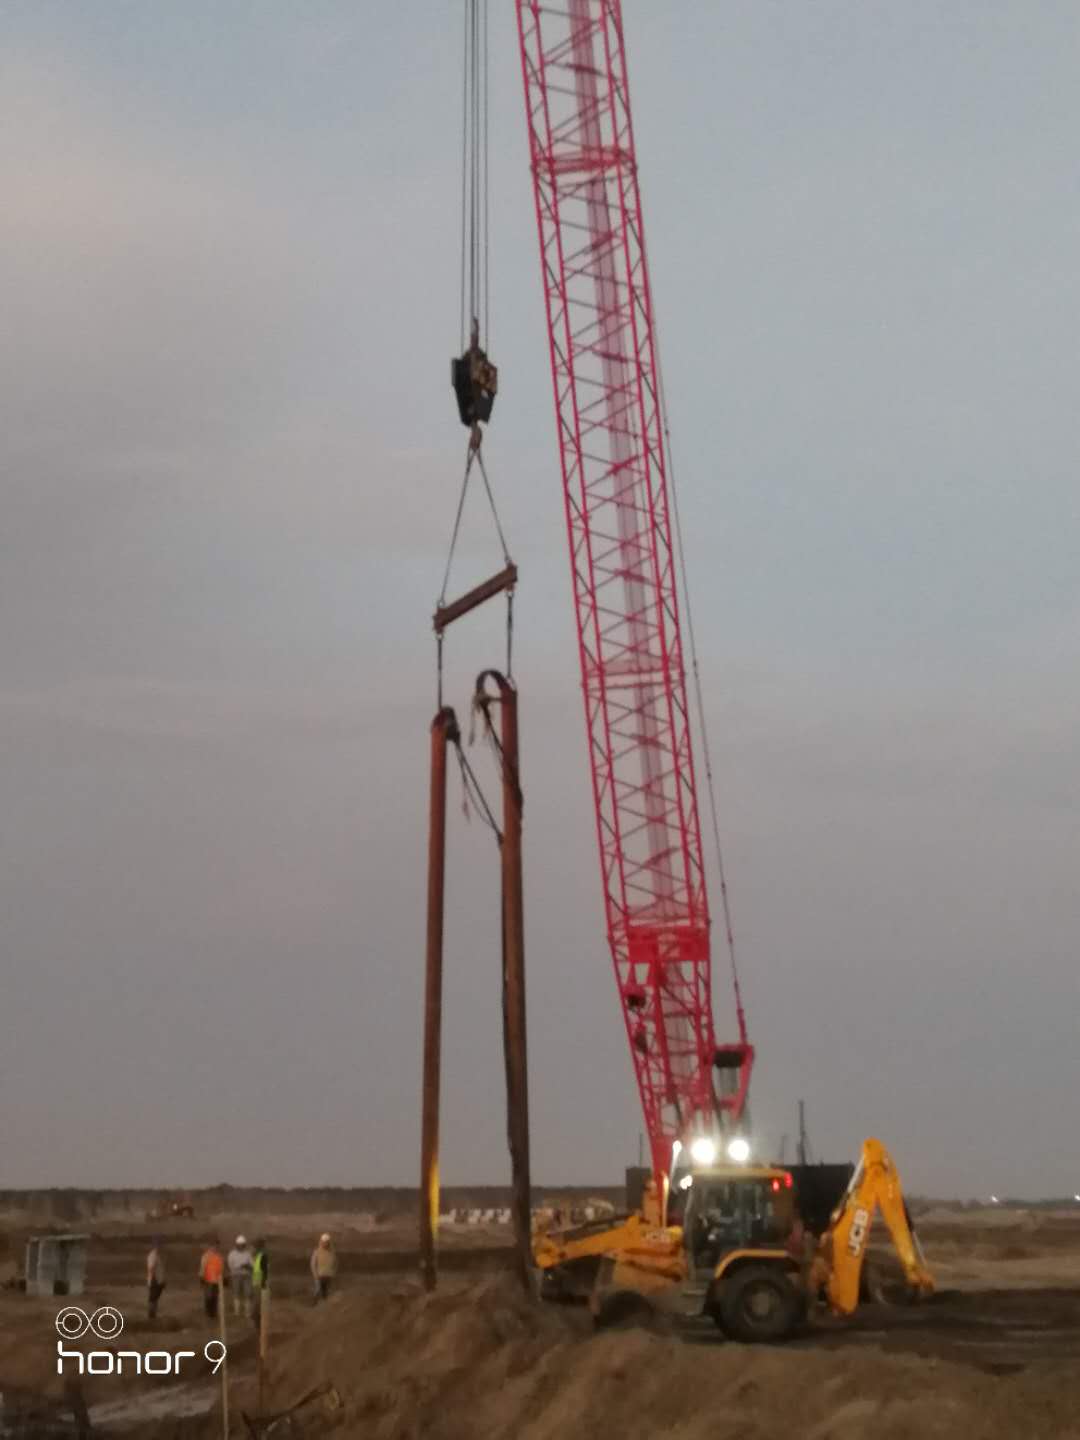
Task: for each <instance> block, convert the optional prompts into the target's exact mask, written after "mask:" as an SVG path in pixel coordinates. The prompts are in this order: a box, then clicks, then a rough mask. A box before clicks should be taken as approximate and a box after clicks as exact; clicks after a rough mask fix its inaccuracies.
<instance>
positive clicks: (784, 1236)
mask: <svg viewBox="0 0 1080 1440" xmlns="http://www.w3.org/2000/svg"><path fill="white" fill-rule="evenodd" d="M683 1193H684V1194H685V1195H686V1204H685V1208H684V1211H683V1217H682V1230H683V1246H684V1248H685V1250H686V1259H687V1270H688V1273H689V1274H691V1275H701V1274H704V1273H706V1272H707V1273H709V1274H713V1273H714V1272H715V1271H716V1269H717V1266H718V1265H720V1264H721V1262H722V1261H723V1260H724V1259H725V1258H726V1257H728V1256H730V1255H732V1254H733V1253H734V1252H735V1251H754V1250H760V1249H762V1248H766V1249H770V1250H772V1249H775V1248H777V1247H781V1248H783V1247H786V1246H787V1245H788V1243H789V1241H790V1240H791V1235H792V1231H793V1229H794V1226H795V1204H794V1195H793V1190H792V1185H791V1176H790V1175H788V1174H787V1172H786V1171H783V1170H766V1169H752V1170H748V1169H746V1168H745V1167H743V1166H740V1167H738V1168H737V1169H729V1168H726V1167H725V1168H720V1169H717V1168H713V1169H709V1170H699V1171H697V1172H696V1173H695V1174H693V1175H692V1176H691V1183H690V1185H689V1186H688V1187H687V1188H686V1190H685V1191H684V1192H683Z"/></svg>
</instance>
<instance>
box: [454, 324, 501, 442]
mask: <svg viewBox="0 0 1080 1440" xmlns="http://www.w3.org/2000/svg"><path fill="white" fill-rule="evenodd" d="M450 383H451V385H453V387H454V394H455V395H456V396H457V407H458V414H459V415H460V416H461V423H462V424H463V425H464V426H466V427H467V428H468V429H470V430H471V429H472V428H473V426H474V425H476V424H478V423H479V422H480V421H481V420H482V421H484V422H485V423H486V422H487V421H488V420H490V419H491V407H492V406H493V405H494V404H495V392H496V391H497V390H498V388H499V372H498V370H497V369H496V368H495V366H494V365H492V363H491V361H490V360H489V359H488V357H487V355H486V354H485V353H484V351H483V350H481V349H480V346H479V344H478V343H477V341H476V340H475V338H474V340H473V343H472V344H471V345H470V346H469V348H468V350H466V351H465V354H464V355H462V356H461V357H460V358H459V359H457V360H451V361H450Z"/></svg>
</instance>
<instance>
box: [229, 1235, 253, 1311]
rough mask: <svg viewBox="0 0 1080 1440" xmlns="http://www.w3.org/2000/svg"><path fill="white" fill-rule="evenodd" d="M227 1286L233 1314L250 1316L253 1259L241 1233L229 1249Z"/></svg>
mask: <svg viewBox="0 0 1080 1440" xmlns="http://www.w3.org/2000/svg"><path fill="white" fill-rule="evenodd" d="M228 1265H229V1288H230V1289H231V1290H232V1308H233V1314H234V1315H245V1316H246V1317H247V1318H248V1319H250V1318H251V1271H252V1266H253V1265H254V1259H253V1257H252V1254H251V1251H250V1250H249V1249H248V1242H247V1240H246V1239H245V1237H244V1236H243V1235H237V1237H236V1244H235V1245H234V1246H233V1248H232V1249H231V1250H230V1251H229V1260H228Z"/></svg>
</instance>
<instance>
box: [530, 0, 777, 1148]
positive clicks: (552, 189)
mask: <svg viewBox="0 0 1080 1440" xmlns="http://www.w3.org/2000/svg"><path fill="white" fill-rule="evenodd" d="M516 3H517V15H518V30H519V37H520V42H521V59H522V68H523V74H524V82H525V103H526V111H527V117H528V128H529V151H530V159H531V165H532V174H533V182H534V188H535V196H536V217H537V224H538V227H539V235H540V260H541V269H542V274H543V288H544V297H545V301H546V305H547V320H548V332H549V337H550V344H551V369H552V378H553V381H554V387H555V409H556V415H557V423H558V442H559V455H560V460H561V464H562V477H563V491H564V498H565V502H566V519H567V525H568V528H569V538H570V564H571V573H572V577H573V588H574V610H575V616H576V619H577V631H578V640H579V648H580V657H581V679H582V687H583V690H584V697H585V715H586V724H587V727H588V739H589V757H590V762H591V768H592V782H593V794H594V799H595V803H596V820H597V831H598V837H599V843H600V861H601V868H602V874H603V886H604V903H605V909H606V919H607V930H608V938H609V941H610V945H611V952H612V957H613V959H614V962H615V976H616V981H617V983H618V989H619V996H620V999H621V1002H622V1007H623V1014H624V1018H625V1021H626V1029H627V1034H628V1037H629V1040H630V1052H631V1055H632V1057H633V1063H634V1069H635V1071H636V1074H637V1081H638V1085H639V1088H640V1090H641V1100H642V1105H643V1107H644V1111H645V1123H646V1126H647V1128H648V1132H649V1139H650V1143H651V1148H652V1160H653V1169H654V1171H655V1173H656V1174H657V1175H666V1174H668V1173H669V1171H670V1168H671V1156H672V1144H673V1141H674V1140H676V1139H679V1140H685V1139H686V1137H687V1135H688V1134H691V1133H692V1132H693V1131H694V1130H696V1129H698V1128H702V1129H705V1130H707V1131H710V1132H711V1131H712V1130H714V1129H715V1128H716V1127H717V1126H718V1124H721V1125H722V1124H723V1123H725V1122H732V1121H733V1122H738V1120H739V1117H740V1116H741V1115H742V1111H743V1108H744V1105H745V1103H746V1094H747V1088H748V1085H749V1079H750V1069H751V1065H752V1063H753V1049H752V1047H751V1046H750V1045H749V1043H748V1040H747V1034H746V1025H745V1020H744V1017H743V1012H742V1005H741V1003H740V1002H739V1000H738V982H737V979H736V1011H737V1018H738V1027H739V1039H738V1042H737V1043H736V1044H731V1045H721V1046H718V1045H717V1043H716V1038H715V1034H714V1029H713V1019H712V998H711V980H710V960H709V909H708V901H707V897H706V890H705V875H704V865H703V859H702V843H701V822H700V817H699V813H698V802H697V788H696V784H695V776H694V756H693V750H692V747H691V736H690V716H689V710H688V705H687V687H686V673H685V665H684V657H683V645H682V638H681V634H680V625H679V600H678V595H677V584H676V564H675V551H674V545H673V537H672V517H671V513H670V510H669V487H668V476H667V464H666V459H665V453H664V423H663V416H662V403H661V393H660V384H659V374H658V368H657V355H656V334H655V327H654V323H653V312H652V297H651V294H650V290H649V277H648V270H647V266H646V259H645V242H644V232H643V229H642V219H641V196H640V193H639V189H638V173H637V161H636V158H635V153H634V132H633V125H632V123H631V118H630V96H629V90H628V86H627V75H626V51H625V46H624V43H623V28H622V12H621V5H620V3H619V0H562V3H560V4H540V3H537V0H516ZM729 934H730V929H729Z"/></svg>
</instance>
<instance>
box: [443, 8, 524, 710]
mask: <svg viewBox="0 0 1080 1440" xmlns="http://www.w3.org/2000/svg"><path fill="white" fill-rule="evenodd" d="M464 16H465V26H464V57H463V72H464V74H463V84H462V107H461V345H462V353H461V354H460V355H459V356H456V357H455V358H454V359H453V360H451V362H450V383H451V386H452V387H453V390H454V396H455V399H456V401H457V408H458V417H459V418H460V420H461V423H462V424H463V425H464V426H465V427H466V428H467V429H468V431H469V440H468V446H467V449H466V452H465V473H464V476H463V477H462V482H461V491H460V494H459V496H458V505H457V513H456V515H455V517H454V528H453V531H452V533H451V536H450V548H449V552H448V554H447V557H446V568H445V570H444V572H443V581H442V589H441V591H440V592H439V600H438V607H437V608H438V609H440V610H441V609H442V608H443V606H444V605H445V603H446V592H447V587H448V585H449V583H450V570H451V567H452V565H453V562H454V553H455V550H456V548H457V542H458V536H459V534H460V530H461V520H462V516H463V514H464V511H465V501H466V498H467V496H468V491H469V480H470V477H471V476H472V473H473V467H474V465H475V467H476V469H478V470H479V472H480V476H481V479H482V480H483V484H484V490H485V493H486V494H487V500H488V506H489V508H490V510H491V515H492V519H493V520H494V522H495V532H496V534H497V536H498V539H499V544H500V546H501V547H502V554H503V562H504V564H505V565H506V566H507V568H508V569H509V568H511V567H512V566H513V561H512V560H511V558H510V550H509V547H508V546H507V543H506V536H505V534H504V533H503V528H502V524H501V522H500V520H499V512H498V508H497V506H496V504H495V493H494V490H493V489H492V485H491V480H490V478H489V477H488V472H487V466H486V465H485V464H484V457H483V453H482V449H481V446H482V444H483V434H484V432H483V429H482V427H483V426H484V425H486V424H487V423H488V422H489V421H490V419H491V412H492V408H493V406H494V404H495V395H496V393H497V390H498V383H499V375H498V370H497V369H496V367H495V366H494V365H493V364H492V362H491V361H490V360H489V359H488V355H487V349H486V347H487V344H488V336H489V331H490V318H491V284H490V257H491V245H490V239H489V214H490V207H489V203H488V155H489V144H488V133H489V126H488V0H464ZM466 335H467V336H468V341H467V343H466ZM513 635H514V591H513V586H512V585H510V587H509V588H508V589H507V590H506V673H507V676H508V677H511V678H512V676H513ZM436 636H437V638H436V651H437V653H436V665H437V672H438V681H437V688H438V700H439V704H440V706H441V705H442V682H443V632H442V630H441V629H440V630H437V632H436Z"/></svg>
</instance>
